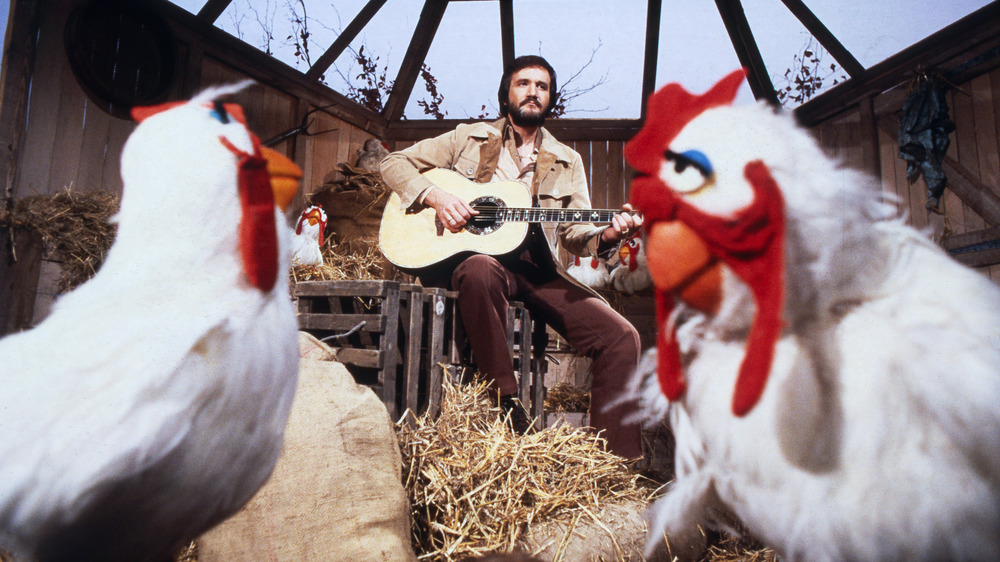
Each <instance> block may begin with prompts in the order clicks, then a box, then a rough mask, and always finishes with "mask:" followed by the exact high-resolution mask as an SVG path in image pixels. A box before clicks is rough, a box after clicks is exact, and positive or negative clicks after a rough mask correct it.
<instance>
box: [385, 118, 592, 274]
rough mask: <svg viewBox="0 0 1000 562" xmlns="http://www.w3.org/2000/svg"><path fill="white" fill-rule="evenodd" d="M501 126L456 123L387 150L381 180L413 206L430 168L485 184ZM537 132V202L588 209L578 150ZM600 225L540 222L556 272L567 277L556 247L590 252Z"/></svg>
mask: <svg viewBox="0 0 1000 562" xmlns="http://www.w3.org/2000/svg"><path fill="white" fill-rule="evenodd" d="M505 126H506V120H505V119H500V120H498V121H494V122H492V123H486V122H484V123H472V124H462V125H459V126H458V127H456V128H455V129H454V130H453V131H451V132H448V133H445V134H443V135H440V136H437V137H434V138H430V139H426V140H422V141H420V142H418V143H416V144H415V145H413V146H411V147H409V148H406V149H403V150H400V151H397V152H393V153H391V154H389V156H387V157H386V158H385V159H384V160H382V164H381V172H382V179H383V180H385V182H386V184H388V185H389V187H391V188H392V189H393V190H394V191H395V192H396V193H398V194H399V196H400V199H401V200H402V204H403V207H404V208H409V207H410V206H411V205H413V204H414V203H415V202H416V200H417V198H418V197H419V196H420V194H421V193H423V191H424V190H425V189H427V188H428V187H431V186H432V185H433V184H431V182H430V181H428V180H427V179H426V178H424V177H423V176H421V175H420V173H421V172H424V171H426V170H429V169H431V168H447V169H449V170H454V171H456V172H458V173H460V174H462V175H463V176H465V177H466V178H468V179H470V180H472V181H475V182H479V183H488V182H490V181H491V180H492V179H493V173H494V172H495V171H496V167H497V161H498V160H499V157H500V150H501V148H502V146H503V144H502V138H503V129H504V127H505ZM539 134H540V135H541V143H540V145H539V147H538V159H537V162H536V164H535V175H534V181H533V182H532V192H533V193H536V194H537V196H538V205H539V206H540V207H545V208H557V209H558V208H572V209H590V208H591V206H590V194H589V192H588V189H587V176H586V174H585V172H584V169H583V161H582V160H581V159H580V155H579V154H578V153H577V152H576V151H575V150H573V149H571V148H569V147H568V146H566V145H564V144H563V143H561V142H559V141H558V140H556V139H555V137H553V136H552V134H551V133H549V132H548V130H546V129H545V128H542V130H541V131H540V132H539ZM604 228H605V227H603V226H602V227H599V226H594V225H593V224H589V223H575V224H569V223H566V224H558V225H555V224H545V225H543V228H542V230H543V232H544V233H545V239H546V241H547V242H548V245H549V252H550V253H551V255H552V256H553V261H554V262H555V266H556V269H557V270H558V271H559V273H560V274H562V275H563V276H564V277H567V278H569V279H571V280H572V278H571V277H569V276H568V274H566V271H565V269H564V268H563V267H562V264H561V263H559V260H558V257H557V256H559V248H560V247H561V248H564V249H565V250H566V251H568V252H570V253H572V254H575V255H579V256H588V257H589V256H596V255H597V251H598V250H597V246H598V243H599V241H600V236H599V235H600V233H601V231H603V230H604ZM574 281H575V280H574ZM581 286H582V285H581Z"/></svg>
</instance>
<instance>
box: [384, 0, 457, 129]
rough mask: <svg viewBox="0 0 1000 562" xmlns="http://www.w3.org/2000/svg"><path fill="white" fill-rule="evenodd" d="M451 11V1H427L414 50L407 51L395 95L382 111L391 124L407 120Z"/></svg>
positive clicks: (390, 97) (395, 84)
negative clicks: (421, 76)
mask: <svg viewBox="0 0 1000 562" xmlns="http://www.w3.org/2000/svg"><path fill="white" fill-rule="evenodd" d="M447 7H448V2H447V0H426V1H425V2H424V9H423V10H422V11H421V12H420V19H419V20H418V21H417V28H416V29H415V30H414V31H413V38H412V39H411V40H410V46H409V48H407V49H406V55H405V56H404V57H403V64H402V65H401V66H400V68H399V73H398V74H397V75H396V81H395V82H393V85H392V93H390V94H389V100H388V101H387V102H386V104H385V109H383V110H382V115H383V116H384V117H385V118H386V119H387V120H388V121H389V122H390V123H391V122H394V121H399V120H400V119H402V117H403V110H404V109H406V102H407V100H409V99H410V93H411V92H412V91H413V85H414V84H415V83H416V82H417V76H418V75H419V74H420V68H421V67H422V66H423V64H424V59H426V58H427V51H428V50H430V48H431V42H433V41H434V35H435V34H436V33H437V28H438V26H439V25H440V24H441V18H443V17H444V10H445V8H447Z"/></svg>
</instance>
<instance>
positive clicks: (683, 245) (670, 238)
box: [646, 221, 722, 314]
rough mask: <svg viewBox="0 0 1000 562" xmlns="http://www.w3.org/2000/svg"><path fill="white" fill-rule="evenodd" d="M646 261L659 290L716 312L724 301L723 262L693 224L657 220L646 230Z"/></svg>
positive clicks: (704, 310)
mask: <svg viewBox="0 0 1000 562" xmlns="http://www.w3.org/2000/svg"><path fill="white" fill-rule="evenodd" d="M646 244H647V251H646V261H647V264H648V267H649V274H650V277H652V278H653V284H654V285H655V286H656V288H657V290H659V291H663V292H665V293H670V292H673V293H676V294H677V295H678V296H679V297H680V298H681V299H682V300H683V301H684V302H686V303H688V304H689V305H691V306H693V307H694V308H696V309H698V310H701V311H702V312H706V313H708V314H715V313H717V312H718V311H719V305H720V303H721V302H722V264H721V263H720V262H719V261H718V260H717V259H715V258H714V257H712V255H711V254H710V253H709V251H708V246H706V245H705V243H704V242H703V241H702V239H701V238H700V237H699V236H698V235H697V234H695V232H694V231H693V230H692V229H691V227H689V226H687V225H686V224H684V223H682V222H677V221H668V222H656V223H655V224H653V225H652V226H651V227H650V228H649V230H647V232H646Z"/></svg>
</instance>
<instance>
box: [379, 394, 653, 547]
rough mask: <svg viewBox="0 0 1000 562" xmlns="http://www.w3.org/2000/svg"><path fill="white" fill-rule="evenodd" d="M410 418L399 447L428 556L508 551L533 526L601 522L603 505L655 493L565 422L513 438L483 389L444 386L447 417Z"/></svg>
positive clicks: (418, 535)
mask: <svg viewBox="0 0 1000 562" xmlns="http://www.w3.org/2000/svg"><path fill="white" fill-rule="evenodd" d="M405 419H406V418H404V420H405ZM410 420H411V422H410V424H408V423H406V422H405V421H404V422H403V423H401V424H400V426H399V435H400V449H401V451H402V453H403V477H404V482H405V487H406V489H407V492H408V494H409V496H410V502H411V509H412V515H413V542H414V546H415V548H416V550H417V554H418V556H419V557H420V558H421V559H426V560H460V559H462V558H465V557H469V556H479V555H483V554H487V553H493V552H510V551H511V550H512V549H513V548H514V547H515V545H516V544H517V542H518V539H519V538H520V537H521V536H522V534H523V533H524V532H525V530H526V529H527V528H529V527H530V526H531V525H532V524H533V523H537V522H541V521H543V520H547V519H553V518H560V519H562V518H567V519H570V520H572V518H574V517H575V518H576V519H577V520H579V518H580V517H591V518H593V517H594V516H593V514H594V513H596V512H597V511H599V509H600V507H601V505H602V503H604V502H608V501H611V500H613V499H621V498H623V497H633V498H641V499H643V500H645V499H648V497H649V494H650V489H649V488H647V487H644V486H642V485H641V484H640V480H642V478H641V477H640V476H638V475H637V474H635V473H634V472H632V471H630V470H629V469H628V467H627V466H626V465H625V461H624V459H622V458H620V457H618V456H616V455H614V454H612V453H609V452H607V450H606V447H605V442H604V440H603V439H601V438H599V437H597V436H595V435H593V434H591V433H589V432H587V431H584V430H581V429H576V428H573V427H571V426H569V425H565V424H562V425H559V426H556V427H554V428H548V429H545V430H543V431H539V432H536V433H533V434H529V435H526V436H523V437H518V436H515V435H514V434H513V433H512V432H511V431H510V430H509V429H508V427H507V425H506V424H505V422H504V420H503V418H501V416H500V410H499V409H498V408H495V407H491V406H490V403H489V401H488V399H487V393H486V390H485V386H484V385H463V386H455V385H452V384H450V383H446V384H445V388H444V399H443V403H442V410H441V414H440V416H439V417H438V418H437V419H429V417H427V416H424V417H421V418H418V419H415V420H413V419H412V418H410Z"/></svg>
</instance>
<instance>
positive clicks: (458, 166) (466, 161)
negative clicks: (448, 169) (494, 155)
mask: <svg viewBox="0 0 1000 562" xmlns="http://www.w3.org/2000/svg"><path fill="white" fill-rule="evenodd" d="M478 169H479V159H478V158H476V159H472V158H469V157H468V156H467V155H465V154H462V155H460V156H459V157H458V160H457V161H456V162H455V171H456V172H458V173H460V174H462V175H463V176H465V177H466V178H467V179H470V180H473V181H474V180H475V179H476V170H478Z"/></svg>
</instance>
